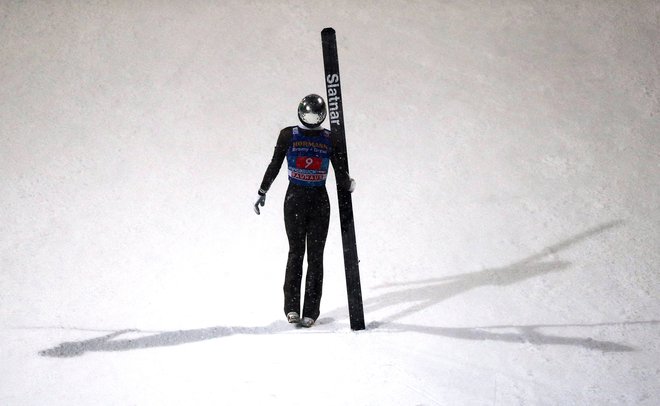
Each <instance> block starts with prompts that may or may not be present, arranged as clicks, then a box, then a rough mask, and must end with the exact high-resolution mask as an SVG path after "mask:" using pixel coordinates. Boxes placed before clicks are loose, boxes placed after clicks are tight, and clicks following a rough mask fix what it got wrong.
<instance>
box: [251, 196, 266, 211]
mask: <svg viewBox="0 0 660 406" xmlns="http://www.w3.org/2000/svg"><path fill="white" fill-rule="evenodd" d="M265 204H266V195H259V199H258V200H257V202H256V203H255V204H254V212H255V213H257V214H261V212H260V211H259V206H261V207H264V205H265Z"/></svg>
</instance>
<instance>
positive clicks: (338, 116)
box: [321, 28, 365, 330]
mask: <svg viewBox="0 0 660 406" xmlns="http://www.w3.org/2000/svg"><path fill="white" fill-rule="evenodd" d="M321 43H322V46H323V65H324V68H325V86H326V92H327V96H328V99H327V100H328V117H329V119H330V130H331V131H332V132H333V133H335V134H336V135H337V138H338V142H339V143H340V144H341V146H342V149H343V151H344V152H345V153H346V171H347V172H348V152H347V149H346V134H345V132H344V113H343V110H342V98H341V86H340V85H341V82H340V80H339V58H338V56H337V38H336V35H335V30H334V29H333V28H325V29H323V31H321ZM349 173H350V172H349ZM337 196H338V198H339V220H340V223H341V240H342V245H343V248H344V268H345V271H346V290H347V292H348V314H349V318H350V324H351V329H352V330H364V328H365V325H364V308H363V305H362V288H361V286H360V269H359V266H358V263H359V262H360V261H359V260H358V254H357V244H356V240H355V223H354V221H353V200H352V198H351V192H349V191H348V190H343V189H342V188H340V187H339V185H338V186H337Z"/></svg>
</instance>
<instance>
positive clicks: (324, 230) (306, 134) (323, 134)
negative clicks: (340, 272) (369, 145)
mask: <svg viewBox="0 0 660 406" xmlns="http://www.w3.org/2000/svg"><path fill="white" fill-rule="evenodd" d="M301 137H302V138H301ZM294 138H295V139H296V140H297V142H296V144H297V145H304V146H308V147H310V148H316V147H322V149H324V151H327V158H328V159H327V160H329V161H330V162H331V163H332V166H333V168H334V170H335V177H336V179H337V184H338V186H339V187H340V188H342V189H344V190H348V188H349V187H350V184H351V179H350V177H349V175H348V172H347V171H346V169H345V168H346V164H345V163H346V153H345V151H346V148H345V146H343V145H340V143H339V142H338V140H337V137H336V136H335V135H334V134H332V133H330V132H329V131H327V130H324V129H321V128H318V129H307V128H305V127H287V128H284V129H283V130H282V131H280V135H279V137H278V139H277V144H276V145H275V152H274V153H273V158H272V159H271V161H270V164H269V165H268V168H267V169H266V173H265V175H264V178H263V181H262V183H261V187H260V189H259V194H260V195H265V194H266V192H267V191H268V189H269V188H270V186H271V184H272V183H273V181H274V180H275V178H276V177H277V174H278V173H279V171H280V168H281V166H282V162H283V161H284V159H285V158H287V164H288V166H289V187H288V189H287V192H286V196H285V198H284V225H285V227H286V234H287V237H288V239H289V256H288V259H287V264H286V274H285V277H284V314H288V313H289V312H296V313H298V314H300V291H301V283H302V276H303V258H304V256H305V245H307V277H306V281H305V299H304V304H303V313H302V316H303V317H309V318H312V319H314V320H316V319H317V318H318V316H319V314H320V305H321V294H322V290H323V250H324V248H325V241H326V237H327V235H328V224H329V220H330V202H329V200H328V193H327V190H326V188H325V178H324V177H323V179H321V178H314V179H313V181H311V182H310V181H309V179H306V180H307V181H304V180H301V176H300V175H296V172H295V167H296V166H298V167H302V166H305V162H306V163H307V166H309V165H310V164H311V165H312V167H313V166H314V165H315V164H317V162H318V164H317V165H316V168H317V169H320V170H322V169H321V163H320V160H318V159H316V160H313V159H312V158H309V157H302V158H301V157H297V159H296V157H295V156H293V155H294V154H295V150H296V148H294V146H293V145H292V144H293V140H294ZM301 140H302V141H301ZM316 141H319V142H316ZM320 141H324V142H325V146H324V145H322V144H321V142H320ZM324 153H325V152H324ZM324 156H326V155H324ZM301 159H302V160H303V161H302V164H303V165H302V166H301V165H300V164H299V163H300V162H301V161H300V160H301ZM292 167H293V168H294V172H292V171H291V169H292ZM325 170H326V172H327V162H326V167H325Z"/></svg>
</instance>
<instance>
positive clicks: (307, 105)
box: [298, 94, 326, 128]
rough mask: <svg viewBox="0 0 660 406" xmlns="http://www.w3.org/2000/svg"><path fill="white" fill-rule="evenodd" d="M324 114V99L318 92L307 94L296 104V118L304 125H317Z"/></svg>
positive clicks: (311, 126)
mask: <svg viewBox="0 0 660 406" xmlns="http://www.w3.org/2000/svg"><path fill="white" fill-rule="evenodd" d="M325 115H326V111H325V101H323V97H321V96H319V95H318V94H309V95H307V96H305V97H303V99H302V100H301V101H300V104H298V118H299V119H300V122H301V123H303V125H305V126H306V127H309V128H314V127H318V126H319V125H321V123H322V122H323V120H325Z"/></svg>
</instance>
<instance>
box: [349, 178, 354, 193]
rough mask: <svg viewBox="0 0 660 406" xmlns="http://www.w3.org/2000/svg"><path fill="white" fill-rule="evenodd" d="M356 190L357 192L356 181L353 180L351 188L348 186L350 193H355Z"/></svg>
mask: <svg viewBox="0 0 660 406" xmlns="http://www.w3.org/2000/svg"><path fill="white" fill-rule="evenodd" d="M354 190H355V179H353V178H351V184H350V186H348V191H349V192H350V193H353V191H354Z"/></svg>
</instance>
